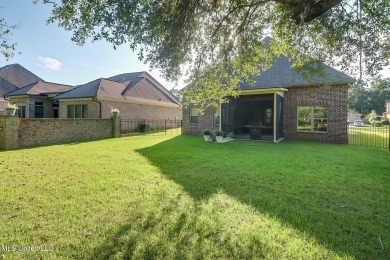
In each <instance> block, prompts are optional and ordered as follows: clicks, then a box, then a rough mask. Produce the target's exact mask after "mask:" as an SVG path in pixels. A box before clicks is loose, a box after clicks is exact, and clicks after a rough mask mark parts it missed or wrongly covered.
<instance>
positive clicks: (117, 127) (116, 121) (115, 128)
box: [112, 116, 121, 138]
mask: <svg viewBox="0 0 390 260" xmlns="http://www.w3.org/2000/svg"><path fill="white" fill-rule="evenodd" d="M112 137H114V138H118V137H121V118H120V117H119V116H113V117H112Z"/></svg>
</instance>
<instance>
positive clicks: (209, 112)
mask: <svg viewBox="0 0 390 260" xmlns="http://www.w3.org/2000/svg"><path fill="white" fill-rule="evenodd" d="M182 120H183V128H182V133H183V134H188V135H203V131H204V130H206V129H208V130H218V129H219V128H220V126H219V125H215V124H214V109H213V108H208V109H206V110H205V111H204V113H203V114H202V115H200V114H199V116H198V123H197V124H190V109H189V108H188V107H184V108H183V119H182Z"/></svg>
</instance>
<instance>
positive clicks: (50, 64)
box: [38, 57, 62, 71]
mask: <svg viewBox="0 0 390 260" xmlns="http://www.w3.org/2000/svg"><path fill="white" fill-rule="evenodd" d="M38 60H39V61H40V62H41V65H42V66H43V67H44V68H47V69H50V70H55V71H59V70H60V69H61V66H62V64H61V62H60V61H59V60H56V59H53V58H50V57H39V58H38Z"/></svg>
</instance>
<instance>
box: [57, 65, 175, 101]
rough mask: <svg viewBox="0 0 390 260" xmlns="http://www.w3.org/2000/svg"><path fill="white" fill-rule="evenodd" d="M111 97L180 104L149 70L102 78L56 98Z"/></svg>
mask: <svg viewBox="0 0 390 260" xmlns="http://www.w3.org/2000/svg"><path fill="white" fill-rule="evenodd" d="M94 97H101V98H110V99H117V100H136V101H148V102H152V103H153V102H155V103H156V104H159V103H160V104H162V103H170V104H175V105H178V101H177V100H176V98H175V97H174V96H173V95H172V94H171V93H170V92H169V91H168V90H167V89H165V88H164V87H163V86H162V85H161V84H159V83H158V82H157V81H156V80H155V79H153V78H152V77H151V76H150V75H149V74H148V73H147V72H134V73H125V74H120V75H116V76H112V77H110V78H107V79H105V78H101V79H97V80H94V81H91V82H89V83H86V84H84V85H80V86H78V87H76V88H74V89H72V90H70V91H67V92H65V93H63V94H60V95H58V96H56V97H55V98H56V99H77V98H94Z"/></svg>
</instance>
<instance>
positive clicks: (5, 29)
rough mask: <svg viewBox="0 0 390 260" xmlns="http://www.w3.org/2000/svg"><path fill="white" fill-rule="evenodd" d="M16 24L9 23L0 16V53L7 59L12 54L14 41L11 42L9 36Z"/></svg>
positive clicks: (14, 46)
mask: <svg viewBox="0 0 390 260" xmlns="http://www.w3.org/2000/svg"><path fill="white" fill-rule="evenodd" d="M15 28H16V25H9V24H8V23H7V22H6V21H5V19H4V18H0V53H1V55H3V57H4V58H5V59H6V60H8V59H10V58H12V57H13V56H14V51H15V48H16V43H13V42H11V39H10V36H11V35H12V30H13V29H15Z"/></svg>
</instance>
